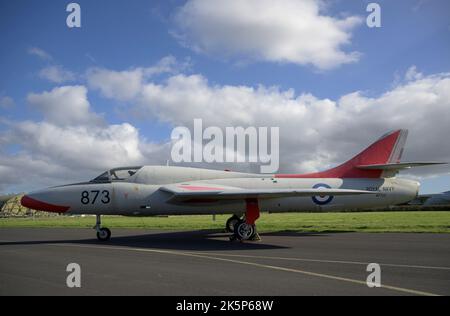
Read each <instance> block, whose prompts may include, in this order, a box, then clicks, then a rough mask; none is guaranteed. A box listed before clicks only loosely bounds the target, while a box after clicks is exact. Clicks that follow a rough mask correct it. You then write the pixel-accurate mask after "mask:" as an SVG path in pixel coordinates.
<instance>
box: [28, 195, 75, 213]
mask: <svg viewBox="0 0 450 316" xmlns="http://www.w3.org/2000/svg"><path fill="white" fill-rule="evenodd" d="M39 195H40V194H26V195H24V196H23V197H22V199H21V200H20V203H21V204H22V205H23V206H25V207H27V208H30V209H33V210H37V211H45V212H53V213H64V212H66V211H67V210H68V209H69V208H70V207H69V206H62V205H56V204H52V203H49V201H45V200H43V198H42V196H39Z"/></svg>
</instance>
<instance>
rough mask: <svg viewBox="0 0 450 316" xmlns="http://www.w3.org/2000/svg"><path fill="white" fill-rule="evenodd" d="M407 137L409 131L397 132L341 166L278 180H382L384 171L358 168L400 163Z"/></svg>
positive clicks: (391, 133)
mask: <svg viewBox="0 0 450 316" xmlns="http://www.w3.org/2000/svg"><path fill="white" fill-rule="evenodd" d="M407 136H408V130H404V129H400V130H396V131H393V132H390V133H388V134H386V135H384V136H382V137H381V138H380V139H378V140H377V141H376V142H375V143H373V144H372V145H370V146H369V147H367V148H366V149H365V150H363V151H362V152H361V153H359V154H358V155H356V156H355V157H353V158H352V159H350V160H349V161H347V162H345V163H343V164H342V165H340V166H337V167H335V168H332V169H329V170H326V171H322V172H316V173H309V174H280V175H276V178H380V177H381V176H382V174H383V170H363V169H360V168H357V166H361V165H375V164H386V163H398V162H400V158H401V156H402V154H403V147H404V145H405V142H406V137H407Z"/></svg>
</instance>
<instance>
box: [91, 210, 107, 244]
mask: <svg viewBox="0 0 450 316" xmlns="http://www.w3.org/2000/svg"><path fill="white" fill-rule="evenodd" d="M94 229H95V230H96V231H97V239H98V240H100V241H108V240H109V239H110V238H111V231H110V230H109V229H108V228H106V227H102V221H101V215H97V218H96V223H95V226H94Z"/></svg>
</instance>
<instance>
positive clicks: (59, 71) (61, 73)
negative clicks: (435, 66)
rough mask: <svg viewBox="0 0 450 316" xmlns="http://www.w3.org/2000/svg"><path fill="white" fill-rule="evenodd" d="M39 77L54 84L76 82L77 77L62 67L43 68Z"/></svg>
mask: <svg viewBox="0 0 450 316" xmlns="http://www.w3.org/2000/svg"><path fill="white" fill-rule="evenodd" d="M39 77H41V78H43V79H46V80H49V81H51V82H54V83H63V82H67V81H74V80H75V79H76V76H75V74H74V73H73V72H71V71H70V70H67V69H64V68H63V67H62V66H59V65H53V66H47V67H45V68H42V69H41V71H39Z"/></svg>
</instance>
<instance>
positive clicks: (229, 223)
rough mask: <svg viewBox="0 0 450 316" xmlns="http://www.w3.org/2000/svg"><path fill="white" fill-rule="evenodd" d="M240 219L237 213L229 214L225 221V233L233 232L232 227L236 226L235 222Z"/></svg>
mask: <svg viewBox="0 0 450 316" xmlns="http://www.w3.org/2000/svg"><path fill="white" fill-rule="evenodd" d="M239 221H241V219H240V218H239V216H237V215H233V216H231V217H230V218H229V219H228V220H227V223H226V224H225V231H226V232H227V233H233V232H234V227H235V226H236V224H237V223H238V222H239Z"/></svg>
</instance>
